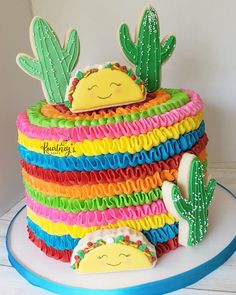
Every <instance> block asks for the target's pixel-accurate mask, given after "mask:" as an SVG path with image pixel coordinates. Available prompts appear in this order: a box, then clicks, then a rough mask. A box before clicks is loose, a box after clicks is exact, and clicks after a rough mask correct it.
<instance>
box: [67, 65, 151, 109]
mask: <svg viewBox="0 0 236 295" xmlns="http://www.w3.org/2000/svg"><path fill="white" fill-rule="evenodd" d="M145 95H146V92H145V87H144V84H143V82H142V81H141V80H140V79H138V78H137V77H136V76H135V75H134V73H133V71H132V70H128V69H127V68H126V66H120V65H119V64H118V63H115V64H110V63H109V64H106V65H105V66H100V67H99V68H93V69H90V70H88V71H86V72H81V71H79V72H78V73H77V75H76V78H73V79H72V81H71V86H70V87H69V88H68V91H67V96H66V99H67V100H68V101H67V105H68V106H69V108H70V110H71V111H72V112H76V113H79V112H84V111H91V110H96V109H101V108H107V107H113V106H119V105H126V104H130V103H136V102H141V101H143V100H144V99H145Z"/></svg>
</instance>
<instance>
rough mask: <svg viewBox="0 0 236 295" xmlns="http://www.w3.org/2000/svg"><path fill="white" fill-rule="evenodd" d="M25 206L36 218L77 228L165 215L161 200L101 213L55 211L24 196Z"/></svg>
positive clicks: (97, 211)
mask: <svg viewBox="0 0 236 295" xmlns="http://www.w3.org/2000/svg"><path fill="white" fill-rule="evenodd" d="M26 204H27V206H28V207H29V208H30V210H32V211H33V212H34V213H36V214H37V215H38V216H41V217H44V218H47V219H48V220H50V221H52V222H53V223H56V222H61V223H65V224H68V225H78V226H81V227H83V226H85V227H89V226H106V225H108V224H114V223H116V222H118V221H119V220H129V219H133V220H138V219H140V218H144V217H146V216H152V215H159V214H165V213H167V210H166V207H165V205H164V202H163V200H158V201H154V202H152V204H150V205H147V204H144V205H141V206H130V207H124V208H112V209H106V210H103V211H99V210H94V211H86V212H84V211H82V212H79V213H67V212H65V211H60V210H57V209H52V208H47V207H45V206H43V205H41V204H38V203H37V202H36V201H35V200H33V199H31V198H30V197H29V195H27V194H26Z"/></svg>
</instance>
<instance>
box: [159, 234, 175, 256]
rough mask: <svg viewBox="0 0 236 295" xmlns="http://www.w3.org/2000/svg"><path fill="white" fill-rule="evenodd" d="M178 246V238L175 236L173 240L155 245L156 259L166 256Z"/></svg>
mask: <svg viewBox="0 0 236 295" xmlns="http://www.w3.org/2000/svg"><path fill="white" fill-rule="evenodd" d="M178 246H179V243H178V236H175V237H174V238H173V239H169V240H168V241H166V242H164V243H158V244H157V245H156V253H157V257H161V256H162V255H163V254H166V253H168V252H170V251H171V250H175V249H176V248H178Z"/></svg>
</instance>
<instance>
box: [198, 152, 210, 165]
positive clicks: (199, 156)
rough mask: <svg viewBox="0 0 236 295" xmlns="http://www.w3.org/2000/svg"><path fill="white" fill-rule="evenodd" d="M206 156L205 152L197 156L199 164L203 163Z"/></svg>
mask: <svg viewBox="0 0 236 295" xmlns="http://www.w3.org/2000/svg"><path fill="white" fill-rule="evenodd" d="M207 156H208V153H207V151H206V150H203V151H202V152H201V153H200V154H198V155H197V157H198V158H199V160H200V161H201V162H203V161H204V160H205V159H206V158H207Z"/></svg>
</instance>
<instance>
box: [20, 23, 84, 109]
mask: <svg viewBox="0 0 236 295" xmlns="http://www.w3.org/2000/svg"><path fill="white" fill-rule="evenodd" d="M30 41H31V47H32V50H33V52H34V55H35V57H36V58H35V59H34V58H32V57H30V56H28V55H26V54H22V53H20V54H18V55H17V57H16V61H17V64H18V65H19V67H20V68H21V69H22V70H23V71H25V72H26V73H27V74H29V75H30V76H32V77H34V78H36V79H39V80H41V83H42V87H43V91H44V94H45V98H46V100H47V102H48V103H51V104H60V103H63V102H64V99H65V93H66V88H67V86H68V84H69V80H70V76H71V72H72V70H73V69H74V67H75V65H76V62H77V60H78V57H79V39H78V34H77V31H76V30H74V29H72V30H70V31H69V32H68V34H67V37H66V40H65V46H64V47H62V46H61V45H60V43H59V40H58V38H57V37H56V35H55V33H54V32H53V30H52V28H51V27H50V26H49V24H48V23H47V22H46V20H44V19H42V18H40V17H35V18H34V19H33V20H32V22H31V26H30Z"/></svg>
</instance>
